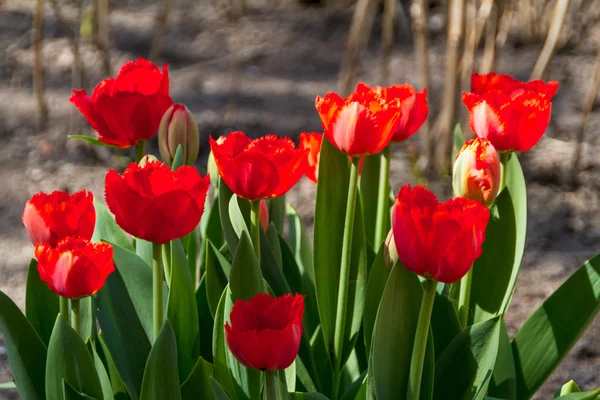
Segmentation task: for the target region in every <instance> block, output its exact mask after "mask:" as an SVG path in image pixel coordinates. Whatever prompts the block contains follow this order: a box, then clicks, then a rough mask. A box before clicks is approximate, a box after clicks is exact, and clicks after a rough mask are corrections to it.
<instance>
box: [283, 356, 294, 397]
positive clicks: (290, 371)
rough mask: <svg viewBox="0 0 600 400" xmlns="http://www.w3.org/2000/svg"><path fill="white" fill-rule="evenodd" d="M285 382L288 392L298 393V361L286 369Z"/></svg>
mask: <svg viewBox="0 0 600 400" xmlns="http://www.w3.org/2000/svg"><path fill="white" fill-rule="evenodd" d="M285 382H286V385H287V391H288V392H295V391H296V360H294V362H293V363H292V365H290V366H289V367H287V368H286V369H285Z"/></svg>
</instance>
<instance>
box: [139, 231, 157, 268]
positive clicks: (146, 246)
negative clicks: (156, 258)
mask: <svg viewBox="0 0 600 400" xmlns="http://www.w3.org/2000/svg"><path fill="white" fill-rule="evenodd" d="M152 246H153V245H152V242H148V241H147V240H143V239H138V238H136V239H135V254H137V255H138V256H139V257H140V258H141V259H142V260H144V261H145V262H146V264H147V265H148V266H151V265H152V257H153V254H152Z"/></svg>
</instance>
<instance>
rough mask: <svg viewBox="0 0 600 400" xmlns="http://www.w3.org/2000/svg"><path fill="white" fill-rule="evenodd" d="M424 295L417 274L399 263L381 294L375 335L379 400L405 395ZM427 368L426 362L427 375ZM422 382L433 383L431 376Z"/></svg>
mask: <svg viewBox="0 0 600 400" xmlns="http://www.w3.org/2000/svg"><path fill="white" fill-rule="evenodd" d="M422 297H423V289H422V287H421V283H420V282H419V279H418V278H417V275H415V274H413V273H411V272H409V271H408V270H406V268H404V267H403V266H402V265H401V264H400V263H396V265H395V266H394V267H393V269H392V271H391V272H390V275H389V277H388V280H387V283H386V285H385V289H384V291H383V295H382V297H381V304H380V305H379V311H378V312H377V318H376V320H375V328H374V331H373V338H372V341H373V343H372V347H371V351H372V355H371V357H372V363H371V364H372V376H373V383H374V386H375V392H376V394H377V399H378V400H386V399H397V398H399V397H400V398H403V397H404V396H406V393H407V389H408V377H409V371H410V359H411V354H412V348H413V344H414V341H415V332H416V330H417V322H418V319H419V310H420V308H421V298H422ZM431 343H433V342H431ZM428 347H431V345H429V346H428ZM428 352H429V353H430V355H429V357H427V355H426V359H430V360H432V357H433V349H429V350H428ZM428 368H430V367H428V366H427V365H425V366H424V368H423V371H424V375H425V374H426V371H427V370H428ZM423 382H424V383H427V384H430V382H429V380H428V379H423ZM422 391H423V390H422ZM424 392H429V390H425V391H424Z"/></svg>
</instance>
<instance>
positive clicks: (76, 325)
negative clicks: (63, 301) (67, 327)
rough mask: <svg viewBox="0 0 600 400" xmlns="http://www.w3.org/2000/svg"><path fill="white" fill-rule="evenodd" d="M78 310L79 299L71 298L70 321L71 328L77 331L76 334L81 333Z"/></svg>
mask: <svg viewBox="0 0 600 400" xmlns="http://www.w3.org/2000/svg"><path fill="white" fill-rule="evenodd" d="M79 311H80V308H79V299H77V300H75V299H72V300H71V312H72V318H71V323H72V326H73V329H74V330H75V332H77V334H80V333H81V315H80V313H79Z"/></svg>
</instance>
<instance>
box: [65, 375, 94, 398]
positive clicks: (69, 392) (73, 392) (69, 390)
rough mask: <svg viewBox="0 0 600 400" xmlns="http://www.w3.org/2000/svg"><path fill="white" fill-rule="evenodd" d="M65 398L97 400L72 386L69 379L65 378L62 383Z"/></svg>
mask: <svg viewBox="0 0 600 400" xmlns="http://www.w3.org/2000/svg"><path fill="white" fill-rule="evenodd" d="M62 390H63V396H64V397H63V399H64V400H97V399H95V398H93V397H91V396H88V395H87V394H85V393H80V392H79V391H78V390H77V389H75V388H74V387H73V386H71V385H70V384H69V383H68V382H67V381H64V380H63V385H62Z"/></svg>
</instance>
